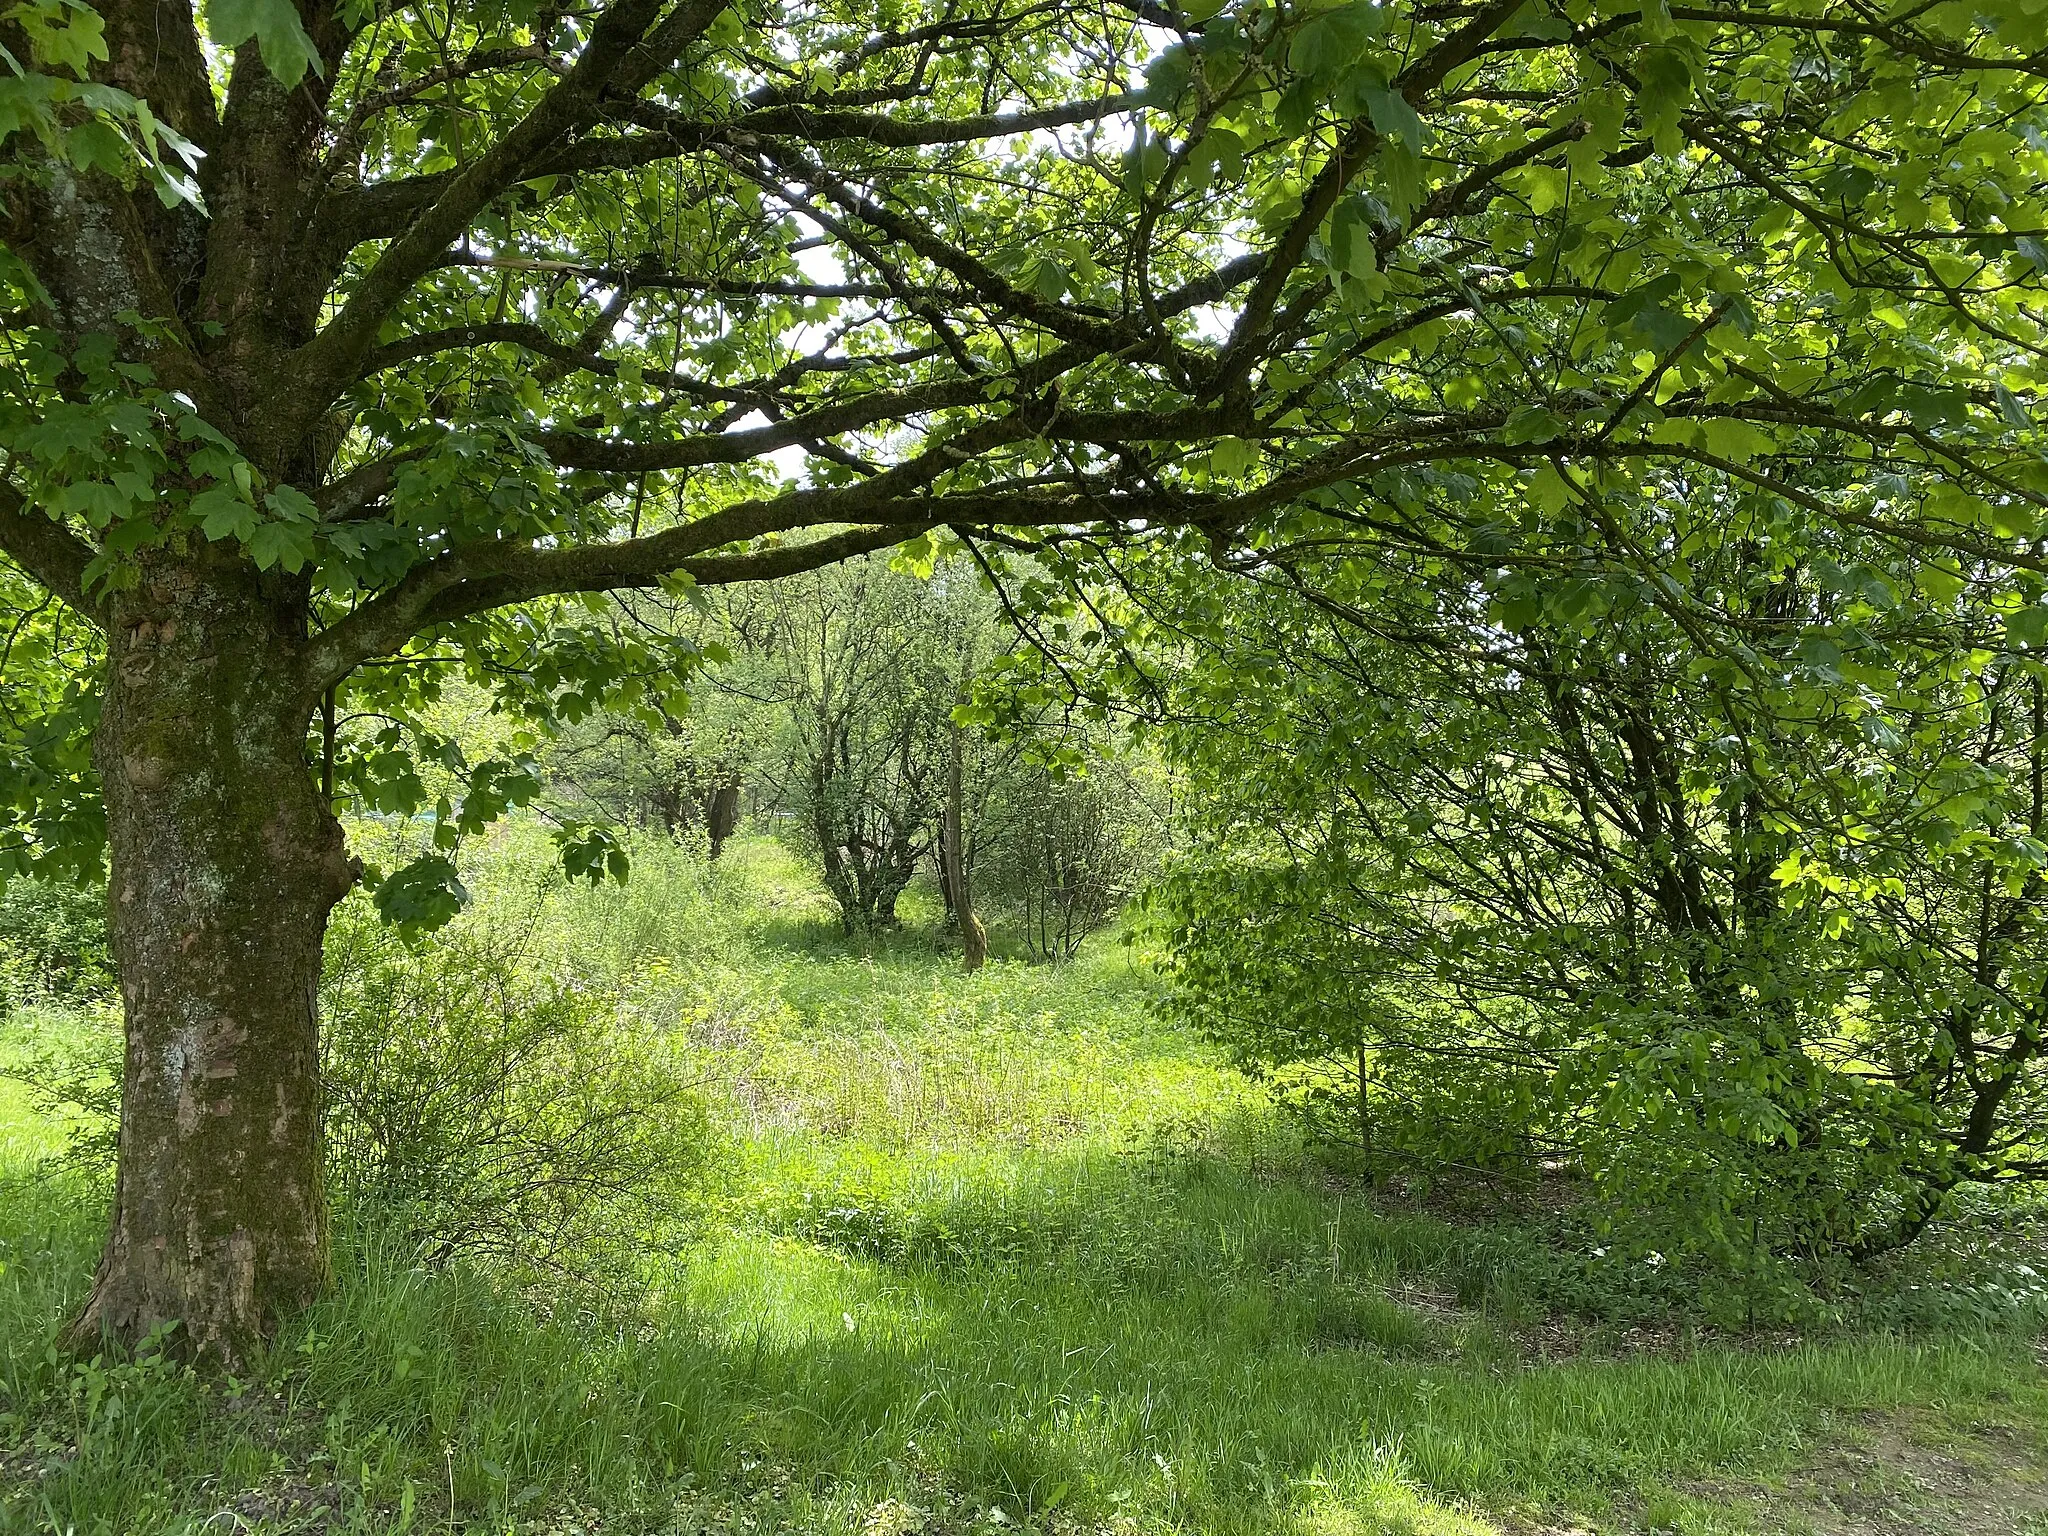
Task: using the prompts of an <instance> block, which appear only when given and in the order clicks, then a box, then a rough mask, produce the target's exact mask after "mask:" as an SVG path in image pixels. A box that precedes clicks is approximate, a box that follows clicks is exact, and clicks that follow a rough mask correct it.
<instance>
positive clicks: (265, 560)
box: [248, 522, 313, 575]
mask: <svg viewBox="0 0 2048 1536" xmlns="http://www.w3.org/2000/svg"><path fill="white" fill-rule="evenodd" d="M248 542H249V558H250V559H252V560H254V561H255V562H256V569H257V570H259V571H267V570H269V569H270V568H271V567H272V566H274V565H281V566H283V567H284V568H285V569H286V570H287V571H290V572H292V573H293V574H294V575H296V574H297V573H298V572H299V571H301V570H303V569H304V568H305V565H306V562H307V561H309V560H311V559H312V558H313V530H312V529H311V528H308V527H306V526H305V525H304V524H300V523H275V522H266V523H263V524H260V525H259V526H258V527H257V529H256V531H255V532H254V533H252V534H250V535H249V541H248Z"/></svg>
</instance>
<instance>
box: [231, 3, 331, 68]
mask: <svg viewBox="0 0 2048 1536" xmlns="http://www.w3.org/2000/svg"><path fill="white" fill-rule="evenodd" d="M206 33H207V36H209V37H210V38H212V39H213V41H214V43H215V44H216V45H218V46H219V47H222V48H239V47H241V46H242V44H244V43H246V42H248V41H249V39H250V38H252V37H253V38H255V39H256V47H257V49H258V51H259V52H260V53H261V54H262V55H263V63H264V65H265V67H267V68H268V69H269V70H270V72H271V74H273V75H275V76H276V77H277V80H278V83H279V84H281V85H284V86H287V87H293V86H296V85H297V84H298V83H299V82H300V81H301V80H303V79H305V78H306V71H307V70H309V69H310V70H312V71H313V73H314V74H316V75H318V74H320V73H321V69H320V56H319V51H318V50H317V49H316V48H315V47H314V46H313V39H312V38H311V37H309V36H307V34H306V28H305V26H304V25H303V24H302V23H301V22H300V21H299V8H298V7H297V6H296V5H294V4H293V3H292V0H206Z"/></svg>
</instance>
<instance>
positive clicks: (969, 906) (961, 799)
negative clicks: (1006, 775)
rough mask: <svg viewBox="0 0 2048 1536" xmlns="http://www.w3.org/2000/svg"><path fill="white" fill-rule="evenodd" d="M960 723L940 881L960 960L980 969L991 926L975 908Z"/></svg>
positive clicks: (949, 779)
mask: <svg viewBox="0 0 2048 1536" xmlns="http://www.w3.org/2000/svg"><path fill="white" fill-rule="evenodd" d="M963 757H964V753H963V751H962V747H961V741H960V727H959V726H957V725H956V726H954V727H953V753H952V759H951V762H950V763H949V764H948V772H947V776H946V808H945V810H944V812H943V813H942V819H941V824H940V827H939V869H940V883H941V884H942V885H944V886H945V888H946V906H947V908H948V909H949V910H950V912H951V913H952V916H953V921H954V922H955V923H957V924H958V925H959V928H960V963H961V964H962V965H963V966H965V967H966V968H967V969H968V970H970V971H978V970H980V969H981V968H982V966H983V965H984V964H986V963H987V961H988V930H987V929H985V928H983V927H982V926H981V918H980V916H979V915H978V914H977V913H976V912H975V910H974V883H973V880H972V878H971V876H970V874H969V871H968V868H967V835H966V831H967V829H966V821H967V816H966V794H965V791H964V788H963V786H964V783H965V780H966V770H965V765H964V762H963Z"/></svg>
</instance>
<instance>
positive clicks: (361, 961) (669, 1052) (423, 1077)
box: [322, 898, 712, 1281]
mask: <svg viewBox="0 0 2048 1536" xmlns="http://www.w3.org/2000/svg"><path fill="white" fill-rule="evenodd" d="M541 910H542V908H541V906H540V905H539V904H538V903H536V904H535V905H534V906H533V907H532V908H531V909H530V910H529V911H528V913H527V914H526V916H525V918H524V920H523V921H513V922H504V921H502V920H498V921H494V920H493V918H494V916H496V914H492V913H478V914H475V915H473V916H472V917H471V918H469V919H466V920H464V921H461V922H458V923H456V924H454V925H452V926H451V927H449V928H447V929H445V930H443V931H442V932H441V933H439V934H437V935H435V936H434V937H433V938H431V939H429V940H426V941H423V942H419V943H415V944H410V945H408V944H407V943H405V942H403V941H402V940H401V939H400V938H399V937H398V936H397V935H396V934H394V933H393V932H392V931H391V930H390V929H389V928H387V927H385V926H384V925H383V924H382V923H380V922H379V921H378V919H377V917H376V915H375V913H374V912H373V911H372V910H371V909H370V907H369V904H368V903H367V901H365V900H363V899H361V898H357V899H355V900H352V901H350V902H349V903H346V904H345V905H344V906H343V907H342V908H341V909H340V910H339V911H337V913H336V915H335V922H334V924H333V927H332V929H331V931H330V936H329V940H328V946H327V975H326V983H325V988H324V1005H325V1007H324V1028H323V1037H322V1038H323V1045H322V1071H323V1080H324V1085H325V1092H326V1105H327V1109H326V1113H327V1138H328V1161H329V1169H330V1179H331V1181H332V1185H333V1189H334V1192H335V1195H336V1197H337V1200H338V1201H339V1202H340V1203H342V1204H344V1205H353V1206H357V1207H365V1208H372V1209H374V1210H375V1211H376V1212H377V1213H378V1214H379V1216H380V1217H382V1218H383V1219H384V1220H386V1221H396V1222H397V1223H398V1224H399V1225H400V1226H401V1227H402V1228H403V1229H404V1230H405V1231H406V1232H407V1233H408V1234H410V1235H411V1236H413V1237H414V1238H416V1239H417V1240H418V1241H419V1243H420V1244H421V1245H422V1248H423V1251H424V1252H425V1254H426V1256H427V1257H428V1258H429V1259H430V1260H433V1261H437V1262H438V1261H445V1260H447V1259H450V1258H453V1257H456V1256H458V1255H460V1256H469V1257H480V1258H485V1259H491V1260H497V1261H507V1262H511V1263H513V1264H515V1265H518V1266H522V1267H533V1268H542V1269H548V1270H555V1271H566V1272H570V1273H573V1274H577V1275H581V1276H583V1277H585V1278H593V1279H600V1280H606V1281H612V1280H618V1279H622V1278H625V1277H627V1276H629V1275H630V1273H631V1272H632V1271H633V1269H634V1268H635V1267H636V1266H637V1263H638V1258H639V1253H640V1250H641V1249H642V1247H643V1246H644V1245H645V1244H647V1243H648V1242H650V1241H659V1240H663V1239H665V1238H666V1239H672V1238H673V1237H674V1236H675V1234H676V1233H677V1232H678V1230H679V1229H680V1227H681V1226H682V1225H683V1224H684V1223H685V1222H686V1221H687V1220H688V1218H689V1215H690V1213H691V1210H692V1208H693V1206H694V1204H695V1200H696V1195H697V1191H698V1189H699V1187H700V1182H701V1178H702V1174H703V1171H704V1167H705V1163H706V1159H707V1156H708V1153H709V1151H710V1148H711V1144H712V1137H711V1132H710V1129H709V1122H708V1118H707V1115H706V1112H705V1108H704V1105H703V1102H702V1100H701V1098H700V1096H699V1095H698V1093H697V1091H696V1083H695V1074H694V1072H693V1070H692V1068H691V1064H690V1062H689V1059H688V1057H687V1056H686V1055H685V1054H684V1052H683V1050H682V1048H681V1046H680V1043H678V1042H674V1041H672V1040H671V1039H670V1038H668V1037H666V1036H662V1035H654V1036H643V1035H635V1034H633V1033H632V1032H630V1031H628V1030H627V1029H626V1028H624V1027H623V1026H622V1024H621V1021H620V1015H619V1010H618V1007H617V1002H616V999H614V998H613V997H612V996H610V995H609V994H608V993H606V992H603V991H601V990H597V989H594V988H588V987H581V986H577V985H575V984H573V983H571V982H568V981H565V980H563V979H562V978H560V977H558V976H554V975H551V974H548V973H547V972H545V971H544V970H542V969H541V968H540V967H538V966H537V965H536V964H535V963H534V961H533V953H534V948H533V942H532V941H533V930H534V925H535V922H536V921H537V919H538V917H539V915H540V912H541Z"/></svg>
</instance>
